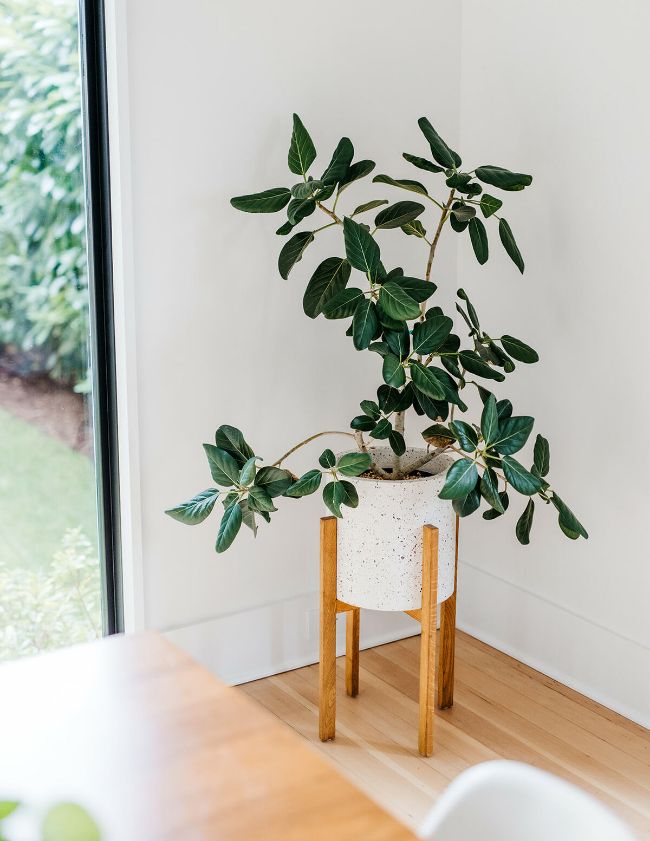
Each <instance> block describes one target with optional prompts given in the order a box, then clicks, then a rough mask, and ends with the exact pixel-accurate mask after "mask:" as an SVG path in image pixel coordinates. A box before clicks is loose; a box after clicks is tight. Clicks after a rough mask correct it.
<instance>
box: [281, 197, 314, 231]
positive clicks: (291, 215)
mask: <svg viewBox="0 0 650 841" xmlns="http://www.w3.org/2000/svg"><path fill="white" fill-rule="evenodd" d="M315 210H316V202H315V201H314V199H291V201H290V202H289V206H288V207H287V219H288V220H289V222H290V223H291V224H292V225H297V224H298V222H301V221H302V220H303V219H306V218H307V216H311V214H312V213H313V212H314V211H315Z"/></svg>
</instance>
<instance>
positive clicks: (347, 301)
mask: <svg viewBox="0 0 650 841" xmlns="http://www.w3.org/2000/svg"><path fill="white" fill-rule="evenodd" d="M364 297H365V296H364V293H363V292H362V291H361V289H357V287H356V286H351V287H350V288H349V289H343V290H342V291H341V292H337V294H336V295H334V296H333V297H332V298H330V299H329V301H328V302H327V303H326V304H324V305H323V315H324V316H325V318H348V316H350V315H354V311H355V310H356V308H357V306H358V304H359V302H360V301H361V300H363V298H364Z"/></svg>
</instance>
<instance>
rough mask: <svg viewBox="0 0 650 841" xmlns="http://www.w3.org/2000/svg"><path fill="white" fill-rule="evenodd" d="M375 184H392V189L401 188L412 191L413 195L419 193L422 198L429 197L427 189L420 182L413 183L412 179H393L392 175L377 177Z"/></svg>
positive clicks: (373, 181)
mask: <svg viewBox="0 0 650 841" xmlns="http://www.w3.org/2000/svg"><path fill="white" fill-rule="evenodd" d="M372 183H373V184H390V185H391V187H400V189H402V190H410V191H411V192H412V193H419V194H420V195H421V196H428V195H429V194H428V193H427V188H426V187H425V186H424V184H420V182H419V181H411V179H410V178H400V179H396V178H391V177H390V175H375V177H374V178H373V179H372Z"/></svg>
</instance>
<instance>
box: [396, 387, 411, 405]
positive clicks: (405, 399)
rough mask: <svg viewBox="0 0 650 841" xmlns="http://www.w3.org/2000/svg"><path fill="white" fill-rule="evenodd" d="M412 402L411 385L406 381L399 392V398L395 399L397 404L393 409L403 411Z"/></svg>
mask: <svg viewBox="0 0 650 841" xmlns="http://www.w3.org/2000/svg"><path fill="white" fill-rule="evenodd" d="M412 403H413V385H412V384H411V383H407V384H406V386H405V387H404V388H403V389H402V390H401V391H400V392H399V398H398V400H397V405H396V406H395V411H396V412H405V411H406V410H407V409H409V408H410V407H411V405H412Z"/></svg>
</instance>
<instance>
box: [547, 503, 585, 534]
mask: <svg viewBox="0 0 650 841" xmlns="http://www.w3.org/2000/svg"><path fill="white" fill-rule="evenodd" d="M551 502H552V503H553V505H554V506H555V507H556V509H557V511H558V514H559V518H558V519H559V522H560V525H561V526H564V529H566V530H568V531H570V532H573V533H574V534H576V535H577V536H582V537H584V538H585V539H586V538H588V537H589V535H588V534H587V531H586V529H585V527H584V526H583V525H582V523H581V522H580V520H578V518H577V517H576V515H575V514H574V513H573V511H572V510H571V509H570V508H569V506H568V505H567V504H566V503H565V502H564V501H563V500H562V499H560V497H559V496H558V495H557V494H556V493H553V495H552V496H551ZM566 533H567V532H566V531H565V534H566ZM567 537H571V535H570V534H567ZM573 539H575V538H573Z"/></svg>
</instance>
